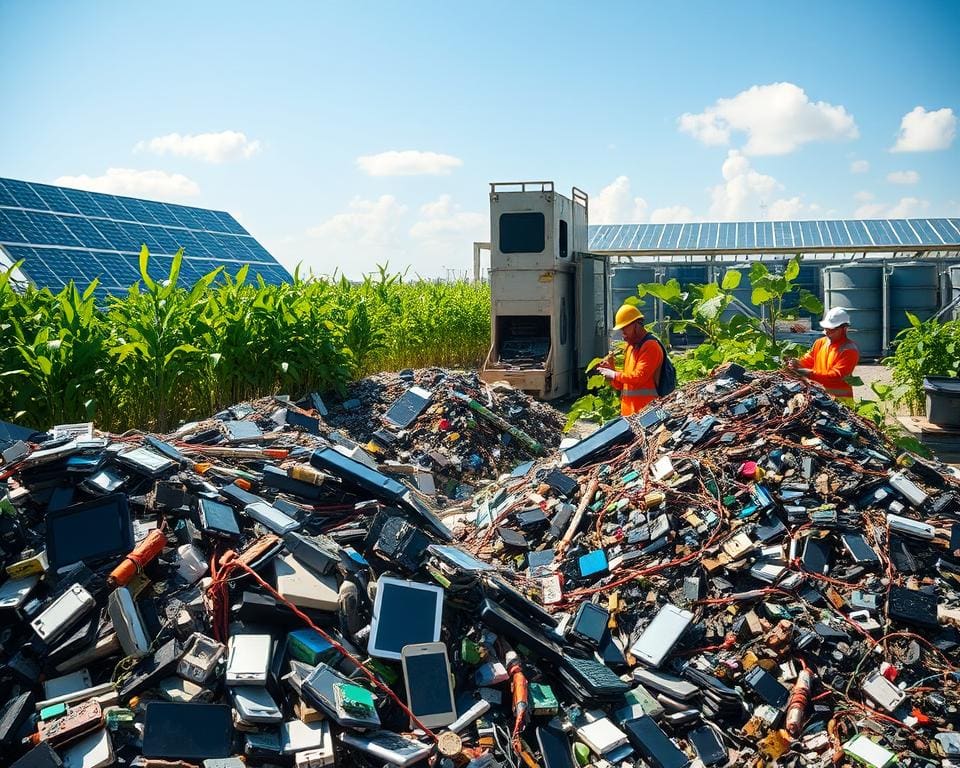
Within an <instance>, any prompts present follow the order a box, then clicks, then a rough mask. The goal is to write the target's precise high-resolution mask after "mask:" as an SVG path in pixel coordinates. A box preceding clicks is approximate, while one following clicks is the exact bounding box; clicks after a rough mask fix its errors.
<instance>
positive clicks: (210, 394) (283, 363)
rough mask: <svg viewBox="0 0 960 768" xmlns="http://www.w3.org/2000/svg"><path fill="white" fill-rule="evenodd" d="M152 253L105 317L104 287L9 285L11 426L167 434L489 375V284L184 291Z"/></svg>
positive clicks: (0, 288) (1, 310) (218, 280)
mask: <svg viewBox="0 0 960 768" xmlns="http://www.w3.org/2000/svg"><path fill="white" fill-rule="evenodd" d="M182 259H183V254H182V253H179V254H177V255H176V256H175V257H174V259H173V260H172V262H171V264H170V267H169V270H168V274H167V276H166V278H165V279H163V280H154V279H153V278H152V277H151V272H150V271H148V266H150V267H152V266H153V265H152V264H151V263H150V254H149V252H148V251H147V249H146V248H144V249H143V250H142V252H141V254H140V280H139V281H138V282H137V283H136V284H134V285H133V286H131V287H130V288H129V290H127V292H126V293H125V294H123V295H120V296H114V297H111V298H110V299H108V304H107V306H106V307H98V306H96V304H95V300H94V298H93V294H94V289H95V284H94V285H92V286H89V287H87V288H86V289H85V290H82V291H81V290H80V288H79V287H75V286H73V285H70V286H67V287H65V288H64V289H63V290H61V291H60V292H59V293H58V294H53V293H52V292H50V291H49V290H47V289H41V290H37V289H35V288H32V287H30V286H27V287H25V288H24V289H23V290H22V291H21V290H14V287H13V286H12V285H11V283H10V274H11V271H7V272H6V273H3V274H0V377H3V380H4V384H5V386H4V387H0V418H3V419H9V420H14V421H20V422H22V423H25V424H27V425H29V426H32V427H35V428H39V429H46V428H48V427H49V426H51V424H52V423H56V422H64V421H79V420H87V419H92V420H94V421H95V422H96V423H97V425H98V426H99V427H100V428H103V429H109V430H112V431H115V432H119V431H123V430H126V429H129V428H131V427H134V428H139V429H153V430H166V429H169V428H171V427H173V426H175V425H176V424H177V423H179V422H180V421H182V420H185V419H195V418H202V417H204V416H208V415H209V414H211V413H214V412H216V411H217V410H220V409H222V408H223V407H225V406H228V405H232V404H234V403H238V402H242V401H244V400H249V399H253V398H257V397H261V396H263V395H268V394H277V393H280V392H284V393H287V394H291V395H294V396H301V395H304V394H306V393H308V392H311V391H314V390H316V391H320V392H323V393H331V392H333V393H343V392H344V390H345V386H346V384H347V382H349V381H350V380H351V379H353V378H356V377H358V376H363V375H366V374H367V373H371V372H374V371H378V370H388V369H399V368H406V367H412V366H425V365H446V366H453V365H465V366H475V365H477V364H479V362H480V361H481V360H482V359H483V356H484V354H485V353H486V351H487V347H488V345H489V340H490V291H489V288H488V286H486V285H474V284H468V283H452V284H438V283H429V282H424V281H419V280H417V281H411V280H408V279H407V278H406V275H402V274H394V273H391V272H390V271H389V270H388V269H387V267H386V266H384V267H381V268H380V270H379V273H378V274H377V275H375V276H374V277H368V278H367V279H365V280H364V281H362V282H359V283H351V282H350V281H348V280H346V279H344V278H342V277H341V278H334V279H325V278H319V279H318V278H313V277H312V276H308V277H304V276H302V275H301V272H300V270H299V269H298V270H297V271H296V272H295V274H294V279H293V281H292V282H290V283H287V284H283V285H267V284H265V283H264V282H263V280H262V279H260V278H259V277H258V278H257V279H256V280H255V281H253V280H250V278H249V269H248V268H247V267H241V268H240V269H239V270H238V271H237V272H236V273H235V274H229V273H227V272H226V271H224V270H222V269H216V270H214V271H213V272H211V273H210V274H208V275H206V276H205V277H203V278H202V279H201V280H199V281H197V282H196V283H194V284H193V285H192V286H190V287H182V286H179V285H178V279H179V277H180V267H181V264H182Z"/></svg>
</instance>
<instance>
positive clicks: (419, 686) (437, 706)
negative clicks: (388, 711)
mask: <svg viewBox="0 0 960 768" xmlns="http://www.w3.org/2000/svg"><path fill="white" fill-rule="evenodd" d="M404 663H405V665H406V673H407V682H408V684H409V686H410V709H412V710H413V714H415V715H417V716H420V715H438V714H442V713H445V712H452V711H453V710H454V709H455V707H454V706H453V699H452V698H451V696H450V678H449V676H448V674H447V662H446V659H445V658H444V654H443V653H425V654H423V655H417V656H407V658H406V660H405V662H404Z"/></svg>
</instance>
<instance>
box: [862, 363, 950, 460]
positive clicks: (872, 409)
mask: <svg viewBox="0 0 960 768" xmlns="http://www.w3.org/2000/svg"><path fill="white" fill-rule="evenodd" d="M854 378H856V377H854ZM860 383H861V384H862V383H863V382H860ZM870 389H872V390H873V393H874V394H875V395H876V396H877V399H876V400H866V399H863V400H857V401H856V402H855V403H854V405H853V410H854V411H855V412H856V413H857V414H858V415H859V416H861V417H863V418H865V419H866V420H867V421H872V422H873V423H874V425H875V426H876V427H877V428H878V429H880V430H881V431H882V432H883V433H884V434H885V435H886V436H887V438H889V439H890V440H891V442H893V444H894V445H896V446H897V447H898V448H899V449H900V450H903V451H910V452H911V453H916V454H919V455H921V456H928V457H929V456H931V455H932V454H931V452H930V450H929V449H928V448H927V447H926V446H925V445H924V444H923V443H921V442H920V441H919V440H917V438H915V437H914V436H913V435H911V434H910V433H909V432H907V430H905V429H904V428H903V426H901V424H900V422H898V421H897V419H896V404H897V403H898V402H899V401H900V400H901V399H902V398H903V396H904V394H905V393H906V391H907V387H905V386H904V385H897V386H891V385H889V384H884V383H882V382H879V381H875V382H873V383H872V384H871V385H870Z"/></svg>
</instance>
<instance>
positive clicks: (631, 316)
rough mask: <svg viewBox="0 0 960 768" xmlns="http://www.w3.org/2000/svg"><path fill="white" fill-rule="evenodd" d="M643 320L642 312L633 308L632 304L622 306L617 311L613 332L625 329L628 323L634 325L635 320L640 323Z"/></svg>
mask: <svg viewBox="0 0 960 768" xmlns="http://www.w3.org/2000/svg"><path fill="white" fill-rule="evenodd" d="M644 319H645V318H644V317H643V312H641V311H640V310H639V309H637V308H636V307H635V306H633V304H624V305H623V306H622V307H620V309H618V310H617V317H616V318H615V321H614V326H613V330H615V331H619V330H620V329H621V328H626V327H627V326H628V325H630V323H635V322H636V321H637V320H640V321H641V322H642V321H643V320H644Z"/></svg>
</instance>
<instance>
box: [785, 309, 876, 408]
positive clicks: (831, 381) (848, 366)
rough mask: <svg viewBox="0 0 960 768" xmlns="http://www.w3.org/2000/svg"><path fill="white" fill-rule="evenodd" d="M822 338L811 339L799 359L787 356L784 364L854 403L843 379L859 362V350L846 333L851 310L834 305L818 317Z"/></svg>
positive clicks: (847, 402) (849, 387)
mask: <svg viewBox="0 0 960 768" xmlns="http://www.w3.org/2000/svg"><path fill="white" fill-rule="evenodd" d="M820 327H821V328H823V338H820V339H817V340H816V341H815V342H813V346H812V347H811V348H810V351H809V352H807V354H805V355H804V356H803V357H801V358H800V359H799V360H788V361H787V367H788V368H790V369H791V370H793V371H795V372H796V373H799V374H800V375H801V376H805V377H806V378H808V379H810V380H811V381H815V382H817V383H818V384H820V385H821V386H822V387H823V388H824V389H825V390H827V392H829V393H830V394H831V395H833V396H834V397H835V398H837V400H839V401H840V402H842V403H846V404H847V405H853V387H851V386H850V384H849V383H848V382H847V381H846V379H847V377H848V376H852V375H853V369H854V368H856V367H857V363H858V362H860V350H859V349H857V345H856V344H854V343H853V341H852V340H851V339H849V338H848V337H847V329H848V328H849V327H850V314H849V313H848V312H847V310H845V309H841V308H840V307H834V308H833V309H831V310H830V311H829V312H827V314H825V315H824V316H823V320H821V321H820Z"/></svg>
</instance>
